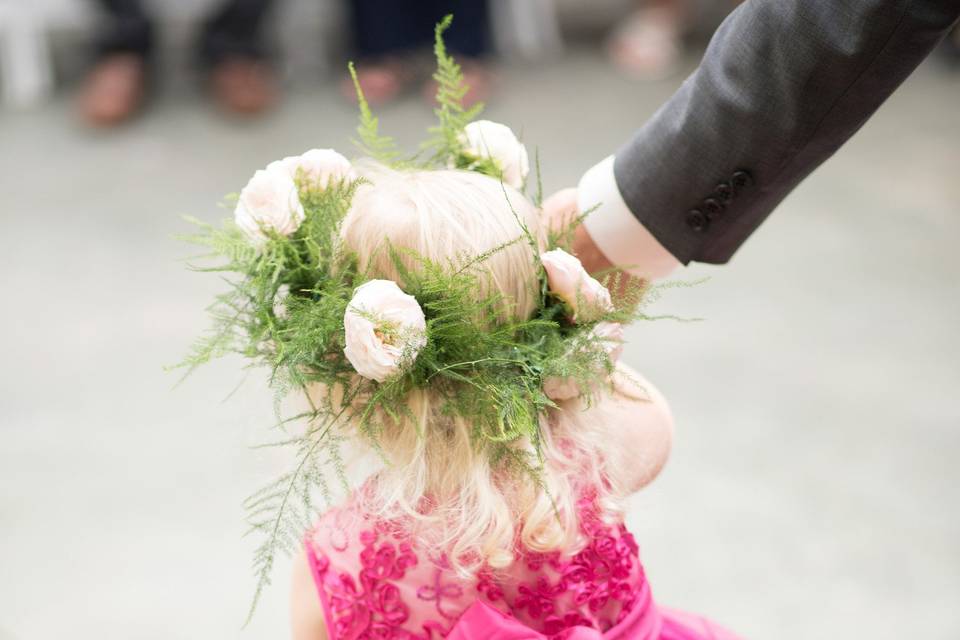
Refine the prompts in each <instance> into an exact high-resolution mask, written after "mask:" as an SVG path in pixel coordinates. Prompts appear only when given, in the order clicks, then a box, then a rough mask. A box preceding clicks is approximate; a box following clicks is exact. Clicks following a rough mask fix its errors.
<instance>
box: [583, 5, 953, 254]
mask: <svg viewBox="0 0 960 640" xmlns="http://www.w3.org/2000/svg"><path fill="white" fill-rule="evenodd" d="M958 15H960V0H926V1H921V0H915V1H910V0H748V1H747V2H745V3H744V4H742V5H741V6H740V7H739V8H738V9H737V10H735V11H734V12H733V13H732V14H731V15H730V16H729V17H728V18H727V19H726V20H725V21H724V23H723V24H722V25H721V27H720V28H719V29H718V30H717V32H716V34H715V35H714V37H713V39H712V40H711V42H710V45H709V47H708V48H707V51H706V54H705V55H704V58H703V61H702V62H701V64H700V67H699V68H698V69H697V70H696V71H695V72H694V73H693V75H691V76H690V77H689V78H688V79H687V80H686V81H685V82H684V84H683V86H682V87H681V88H680V89H679V90H678V91H677V93H676V94H674V96H673V97H672V98H671V99H670V100H669V101H668V102H667V103H666V104H665V105H663V107H661V108H660V109H659V110H658V111H657V113H656V114H654V116H653V117H652V118H651V119H650V120H649V121H648V122H647V123H646V124H645V125H644V126H643V127H642V128H640V129H639V130H638V131H637V132H636V133H635V134H634V135H633V137H632V138H631V139H630V140H629V141H628V142H627V143H626V144H625V145H624V146H623V147H622V148H621V149H620V150H619V151H617V153H616V154H615V160H614V162H613V164H612V174H613V179H610V180H609V181H608V182H609V185H612V186H609V187H608V190H612V191H614V192H615V196H616V197H614V198H609V199H610V200H611V201H613V200H619V202H622V203H623V205H625V207H623V206H622V211H621V213H620V214H617V213H616V212H604V211H603V208H601V210H600V212H601V213H604V215H605V216H606V217H603V218H601V217H597V218H596V219H594V220H591V218H593V217H594V216H593V215H591V216H589V217H588V218H587V221H586V224H587V228H588V230H589V231H590V232H591V235H592V236H594V240H595V241H596V242H597V244H598V245H599V247H600V249H601V250H602V251H604V252H605V253H606V252H607V251H606V249H605V245H608V246H610V247H611V253H613V254H615V255H613V256H611V255H610V254H608V257H609V258H611V260H612V261H614V262H620V263H623V262H642V260H643V256H642V255H639V254H637V255H636V256H634V257H635V258H636V260H630V256H628V255H625V254H627V253H629V251H627V250H625V249H624V246H625V242H626V240H625V237H635V238H638V239H637V242H636V244H637V246H648V245H649V242H650V239H649V238H648V239H647V240H645V241H644V242H641V241H640V239H639V235H638V234H639V233H641V231H642V233H646V234H649V236H652V238H653V239H655V240H656V242H657V243H658V244H659V245H660V246H662V247H663V248H664V249H665V250H666V251H668V252H669V253H670V254H671V255H672V256H674V257H675V258H676V259H677V260H678V261H679V262H681V263H683V264H686V263H688V262H690V261H698V262H710V263H723V262H726V261H728V260H729V259H730V257H731V256H732V255H733V254H734V252H735V251H736V250H737V249H738V248H739V247H740V246H741V245H742V244H743V243H744V242H745V241H746V239H747V238H748V237H749V236H750V234H751V233H753V231H754V230H755V229H756V228H757V227H758V226H759V225H760V223H762V222H763V220H764V219H765V218H766V217H767V216H768V215H769V214H770V212H771V211H773V209H774V208H775V207H776V206H777V205H778V204H779V203H780V202H781V201H782V200H783V199H784V197H786V196H787V194H789V193H790V191H791V190H792V189H793V188H794V187H796V186H797V185H798V184H799V183H800V182H801V181H802V180H803V179H804V178H805V177H806V176H807V175H809V174H810V172H811V171H813V170H814V169H815V168H816V167H817V166H819V165H820V164H821V163H822V162H823V161H824V160H826V159H827V158H829V157H830V156H831V155H832V154H833V153H834V152H835V151H836V150H837V149H838V148H839V147H840V145H842V144H843V143H844V142H846V141H847V140H848V139H849V138H850V136H852V135H853V134H854V133H855V132H856V131H857V130H858V129H859V128H860V127H861V126H862V125H863V124H864V122H866V121H867V119H868V118H869V117H870V116H871V115H872V114H873V113H874V112H875V111H876V110H877V108H878V107H879V106H880V105H881V104H882V103H883V101H884V100H886V99H887V98H888V97H889V96H890V94H891V93H893V91H894V90H895V89H896V88H897V87H898V86H899V85H900V84H901V83H902V82H903V81H904V80H905V79H906V78H907V76H909V75H910V73H911V72H912V71H913V70H914V69H915V68H916V66H917V65H918V64H919V63H920V62H921V61H922V60H923V59H924V58H925V57H926V56H927V55H928V54H929V53H930V51H931V50H932V49H933V47H934V46H935V45H936V44H937V43H938V42H939V40H940V39H941V38H942V37H943V36H944V35H945V34H946V33H947V31H948V30H949V29H950V27H951V26H952V25H953V24H954V23H955V22H956V20H957V17H958ZM601 164H602V163H601ZM599 167H600V165H598V167H596V168H595V170H592V171H594V173H596V171H597V170H599ZM588 173H589V172H588ZM592 182H593V183H596V184H599V183H602V182H603V181H602V180H597V179H596V178H594V179H593V180H592ZM594 197H595V198H596V199H598V200H599V199H602V198H604V197H605V195H604V194H603V193H596V192H590V193H585V194H583V193H582V194H581V196H580V201H581V202H580V204H581V207H584V208H586V207H589V206H591V205H592V204H595V203H591V202H589V200H590V199H591V198H594ZM608 208H616V207H614V206H613V205H611V206H609V207H608ZM628 213H629V214H631V215H632V219H630V216H628V215H627V214H628ZM618 215H619V216H620V217H619V218H618V217H617V216H618ZM637 223H639V224H637ZM630 234H633V235H632V236H631V235H630ZM612 243H613V244H616V245H617V246H613V244H612Z"/></svg>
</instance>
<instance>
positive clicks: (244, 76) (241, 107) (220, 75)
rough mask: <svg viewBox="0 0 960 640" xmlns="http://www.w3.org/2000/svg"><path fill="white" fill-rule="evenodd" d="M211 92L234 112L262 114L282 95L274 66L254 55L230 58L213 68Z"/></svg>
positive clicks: (220, 104) (246, 114) (221, 103)
mask: <svg viewBox="0 0 960 640" xmlns="http://www.w3.org/2000/svg"><path fill="white" fill-rule="evenodd" d="M209 81H210V91H211V93H212V94H213V99H214V101H215V102H216V103H217V104H218V105H219V106H220V107H221V108H222V109H223V110H224V111H227V112H229V113H232V114H236V115H243V116H252V115H259V114H261V113H263V112H264V111H266V110H268V109H269V108H270V107H272V106H273V105H274V104H276V102H277V99H278V98H279V90H278V88H277V82H276V78H275V76H274V74H273V70H272V69H271V68H270V66H269V65H268V64H267V63H265V62H263V61H261V60H256V59H253V58H226V59H224V60H222V61H220V62H218V63H217V64H215V65H214V66H213V68H212V69H211V70H210V77H209Z"/></svg>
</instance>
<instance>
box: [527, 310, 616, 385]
mask: <svg viewBox="0 0 960 640" xmlns="http://www.w3.org/2000/svg"><path fill="white" fill-rule="evenodd" d="M590 333H591V335H593V336H595V337H596V338H599V340H600V342H601V343H602V345H603V350H604V351H606V353H607V357H608V358H610V361H611V362H613V363H614V364H616V362H617V360H619V359H620V356H621V355H622V354H623V325H622V324H620V323H619V322H598V323H597V324H596V326H595V327H593V329H591V330H590ZM543 392H544V393H545V394H547V397H548V398H550V399H551V400H569V399H570V398H576V397H577V396H579V395H580V387H579V385H577V383H576V381H574V380H573V378H557V377H552V378H546V379H545V380H544V381H543Z"/></svg>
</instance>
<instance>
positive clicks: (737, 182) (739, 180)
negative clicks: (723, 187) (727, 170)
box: [730, 171, 753, 189]
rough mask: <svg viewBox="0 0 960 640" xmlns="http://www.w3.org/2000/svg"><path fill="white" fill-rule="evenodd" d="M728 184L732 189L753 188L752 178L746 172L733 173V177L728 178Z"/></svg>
mask: <svg viewBox="0 0 960 640" xmlns="http://www.w3.org/2000/svg"><path fill="white" fill-rule="evenodd" d="M730 182H731V183H732V184H733V188H734V189H743V188H744V187H750V186H753V176H751V175H750V174H749V173H748V172H746V171H734V172H733V175H732V176H730Z"/></svg>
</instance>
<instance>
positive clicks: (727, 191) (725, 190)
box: [714, 182, 733, 202]
mask: <svg viewBox="0 0 960 640" xmlns="http://www.w3.org/2000/svg"><path fill="white" fill-rule="evenodd" d="M714 193H716V195H717V199H719V200H720V202H730V201H731V200H733V187H731V186H730V183H729V182H721V183H720V184H718V185H717V186H716V187H714Z"/></svg>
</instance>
